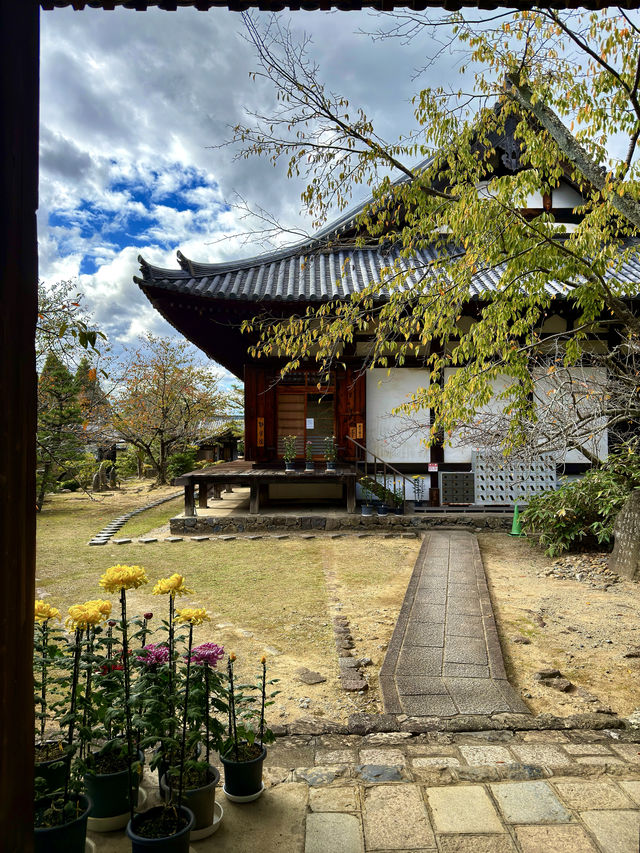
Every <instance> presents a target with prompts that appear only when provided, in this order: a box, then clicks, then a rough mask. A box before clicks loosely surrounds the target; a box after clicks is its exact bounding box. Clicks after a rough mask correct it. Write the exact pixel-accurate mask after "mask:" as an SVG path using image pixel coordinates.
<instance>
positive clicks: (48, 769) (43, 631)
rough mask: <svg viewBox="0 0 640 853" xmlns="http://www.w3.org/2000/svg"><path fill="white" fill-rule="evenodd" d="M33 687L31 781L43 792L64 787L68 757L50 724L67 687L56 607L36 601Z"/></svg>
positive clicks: (59, 733)
mask: <svg viewBox="0 0 640 853" xmlns="http://www.w3.org/2000/svg"><path fill="white" fill-rule="evenodd" d="M34 618H35V623H34V632H33V686H34V704H35V708H36V711H35V717H36V743H35V774H34V775H35V779H36V788H38V786H39V787H40V789H41V790H42V791H43V792H46V791H49V792H53V791H57V790H61V789H62V788H63V787H64V779H65V765H66V764H68V762H69V760H70V756H69V755H68V753H67V751H66V750H65V738H64V733H63V732H62V731H58V732H56V733H55V734H54V733H53V732H51V731H50V724H51V723H52V722H53V720H54V717H55V711H56V710H60V708H61V705H60V702H61V701H62V699H61V694H62V693H63V692H64V691H63V688H64V686H65V685H66V683H67V677H66V672H65V670H64V662H65V649H66V646H67V643H66V642H65V639H64V636H63V633H62V628H61V626H60V621H59V620H60V611H59V610H58V608H57V607H52V606H51V605H50V604H47V603H46V602H44V601H42V600H37V601H36V602H35V607H34Z"/></svg>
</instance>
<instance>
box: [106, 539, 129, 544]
mask: <svg viewBox="0 0 640 853" xmlns="http://www.w3.org/2000/svg"><path fill="white" fill-rule="evenodd" d="M111 541H112V542H113V544H114V545H127V544H128V543H129V542H131V539H112V540H111Z"/></svg>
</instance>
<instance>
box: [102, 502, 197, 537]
mask: <svg viewBox="0 0 640 853" xmlns="http://www.w3.org/2000/svg"><path fill="white" fill-rule="evenodd" d="M181 495H182V492H176V493H175V494H173V495H169V496H168V497H166V498H160V499H159V500H157V501H153V502H152V503H150V504H146V505H145V506H141V507H138V509H133V510H131V512H127V513H125V514H124V515H121V516H119V517H118V518H116V519H114V520H113V521H111V522H110V523H109V524H107V526H106V527H103V528H102V530H101V531H100V533H96V535H95V536H94V537H93V538H92V539H90V540H89V543H88V544H89V545H106V544H107V543H108V542H109V541H110V539H111V537H112V536H113V535H114V534H115V533H117V532H118V530H120V528H121V527H123V526H124V525H125V524H126V523H127V521H129V519H131V518H133V517H134V516H136V515H140V513H141V512H145V510H148V509H153V508H154V507H156V506H160V505H161V504H165V503H168V502H169V501H175V499H176V498H179V497H180V496H181Z"/></svg>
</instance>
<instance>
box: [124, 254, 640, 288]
mask: <svg viewBox="0 0 640 853" xmlns="http://www.w3.org/2000/svg"><path fill="white" fill-rule="evenodd" d="M638 246H639V248H640V241H639V242H638ZM436 251H437V250H436V248H435V246H427V247H425V248H424V249H422V250H420V251H419V252H417V253H416V255H415V262H416V265H415V267H412V265H411V264H410V262H409V261H408V260H407V259H406V258H403V257H401V255H400V253H399V251H398V250H397V249H396V250H391V251H390V252H389V253H388V254H385V255H383V254H381V253H380V252H377V251H373V250H371V249H354V250H353V251H345V250H336V251H333V252H331V251H330V252H321V253H317V254H310V255H306V256H305V255H300V254H299V252H298V251H295V250H290V253H289V255H288V256H284V257H283V256H282V253H281V252H275V253H273V254H272V255H265V256H263V257H261V258H253V259H249V260H248V261H243V262H234V263H231V264H197V263H192V262H188V265H189V266H190V268H191V270H193V273H194V274H192V272H191V271H190V270H186V269H178V270H166V269H162V268H161V267H155V266H152V265H151V264H149V263H147V262H146V261H145V260H144V259H143V258H140V259H139V260H140V264H141V270H142V278H136V281H137V282H138V284H139V285H140V286H141V287H142V288H143V289H145V288H147V287H154V288H160V289H162V290H167V291H170V292H173V293H179V294H180V293H181V294H185V295H187V294H189V295H195V296H201V297H205V298H207V299H238V300H241V301H249V302H257V301H269V302H278V301H282V302H321V301H326V300H329V299H334V298H336V297H342V298H344V297H348V296H350V295H351V294H352V293H359V292H362V290H363V289H364V288H365V287H366V286H367V285H368V284H369V283H370V282H378V283H379V282H380V269H381V268H383V267H387V266H391V265H392V264H394V263H396V262H397V263H398V265H399V268H400V269H401V270H402V271H404V272H407V271H410V275H409V277H408V278H407V280H406V282H405V283H404V284H403V288H404V289H405V290H409V289H410V288H411V287H412V285H416V284H417V283H418V281H419V280H420V277H421V273H420V272H419V267H420V265H421V264H428V263H429V262H430V261H432V260H433V258H434V257H435V255H436ZM615 277H616V279H617V280H618V281H620V282H622V283H626V284H630V285H637V284H639V283H640V257H638V256H636V257H632V258H631V259H630V260H628V261H627V262H625V263H624V264H623V265H622V268H621V270H620V272H619V273H617V274H616V276H615ZM499 281H500V271H499V270H481V271H479V272H478V273H476V275H475V276H474V278H473V281H472V283H471V288H470V295H471V296H472V297H481V296H482V295H483V294H486V293H488V292H491V291H493V290H495V289H496V287H497V286H498V284H499ZM547 290H548V292H549V293H550V294H552V295H554V296H562V295H563V292H564V288H563V287H562V285H561V284H560V283H551V284H549V285H548V287H547Z"/></svg>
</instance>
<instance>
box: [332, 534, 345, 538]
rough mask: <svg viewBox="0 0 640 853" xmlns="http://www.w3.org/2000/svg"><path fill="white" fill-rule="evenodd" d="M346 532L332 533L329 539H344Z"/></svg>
mask: <svg viewBox="0 0 640 853" xmlns="http://www.w3.org/2000/svg"><path fill="white" fill-rule="evenodd" d="M343 536H344V533H330V534H329V539H342V537H343Z"/></svg>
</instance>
